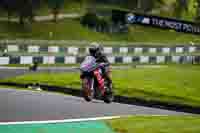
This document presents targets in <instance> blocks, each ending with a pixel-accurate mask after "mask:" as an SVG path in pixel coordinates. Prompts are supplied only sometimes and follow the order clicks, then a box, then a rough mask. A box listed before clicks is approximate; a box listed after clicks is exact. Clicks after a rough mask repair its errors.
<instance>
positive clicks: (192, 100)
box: [0, 65, 200, 107]
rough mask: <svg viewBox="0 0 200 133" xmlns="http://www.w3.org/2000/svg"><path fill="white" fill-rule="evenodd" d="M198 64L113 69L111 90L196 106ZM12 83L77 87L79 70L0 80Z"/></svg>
mask: <svg viewBox="0 0 200 133" xmlns="http://www.w3.org/2000/svg"><path fill="white" fill-rule="evenodd" d="M199 75H200V67H199V66H192V65H184V66H181V65H170V66H168V67H160V68H151V67H150V68H148V67H140V68H136V69H134V68H132V69H127V70H113V72H112V79H113V83H114V91H115V94H117V95H121V96H126V97H134V98H140V99H144V100H146V101H151V100H154V101H161V102H167V103H173V104H185V105H189V106H194V107H200V94H199V90H200V87H199V79H200V76H199ZM0 82H12V83H22V84H26V83H36V82H37V83H42V84H47V85H54V86H60V87H67V88H74V89H80V88H81V83H80V79H79V72H69V73H36V74H30V75H24V76H19V77H15V78H9V79H4V80H1V81H0Z"/></svg>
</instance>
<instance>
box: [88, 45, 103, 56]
mask: <svg viewBox="0 0 200 133" xmlns="http://www.w3.org/2000/svg"><path fill="white" fill-rule="evenodd" d="M102 50H103V48H102V46H101V45H100V44H99V43H96V42H93V43H91V44H90V47H89V53H90V55H92V56H94V57H98V56H99V55H101V54H102Z"/></svg>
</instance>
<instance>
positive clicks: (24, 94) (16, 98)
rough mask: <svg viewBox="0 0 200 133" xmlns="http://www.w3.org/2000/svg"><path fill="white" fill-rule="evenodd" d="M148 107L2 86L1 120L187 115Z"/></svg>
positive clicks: (0, 97)
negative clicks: (88, 100)
mask: <svg viewBox="0 0 200 133" xmlns="http://www.w3.org/2000/svg"><path fill="white" fill-rule="evenodd" d="M184 114H185V113H181V112H175V111H168V110H162V109H154V108H149V107H142V106H135V105H127V104H119V103H111V104H106V103H104V102H103V101H98V100H93V101H92V102H89V103H88V102H86V101H85V100H84V99H82V98H78V97H73V96H68V95H63V94H57V93H50V92H36V91H28V90H15V89H4V88H3V89H2V88H1V89H0V122H16V121H17V122H20V121H44V120H63V119H79V118H94V117H105V116H119V115H122V116H123V115H184Z"/></svg>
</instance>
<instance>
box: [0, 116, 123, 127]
mask: <svg viewBox="0 0 200 133" xmlns="http://www.w3.org/2000/svg"><path fill="white" fill-rule="evenodd" d="M118 118H120V116H111V117H96V118H82V119H66V120H48V121H23V122H0V126H2V125H24V124H53V123H71V122H84V121H98V120H111V119H118Z"/></svg>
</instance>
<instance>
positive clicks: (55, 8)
mask: <svg viewBox="0 0 200 133" xmlns="http://www.w3.org/2000/svg"><path fill="white" fill-rule="evenodd" d="M63 4H64V0H48V6H49V7H50V8H51V10H52V13H53V15H54V21H55V22H57V19H58V15H59V13H60V10H61V8H62V6H63Z"/></svg>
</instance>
